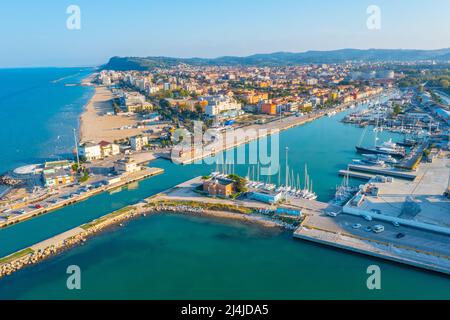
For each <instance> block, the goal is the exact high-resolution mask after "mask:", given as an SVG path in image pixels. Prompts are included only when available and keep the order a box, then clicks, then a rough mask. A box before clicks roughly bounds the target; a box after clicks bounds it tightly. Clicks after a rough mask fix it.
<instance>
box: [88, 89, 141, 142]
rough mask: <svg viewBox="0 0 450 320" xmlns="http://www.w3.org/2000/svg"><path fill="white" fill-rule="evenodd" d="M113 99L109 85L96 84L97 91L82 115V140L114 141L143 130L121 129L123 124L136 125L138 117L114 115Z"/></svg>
mask: <svg viewBox="0 0 450 320" xmlns="http://www.w3.org/2000/svg"><path fill="white" fill-rule="evenodd" d="M112 99H113V94H112V92H111V91H110V90H109V89H108V88H107V87H105V86H98V85H95V93H94V95H93V96H92V98H91V100H90V101H89V103H88V104H87V105H86V107H85V110H84V112H83V113H82V115H81V117H80V142H87V141H92V142H95V143H98V142H100V141H102V140H105V141H108V142H114V141H116V140H121V139H125V138H128V137H132V136H135V135H138V134H141V133H142V132H143V130H144V129H137V128H133V129H124V130H120V128H121V127H123V126H135V125H136V123H137V122H138V119H137V118H136V116H120V115H114V114H113V112H114V109H113V105H112ZM108 113H112V114H108Z"/></svg>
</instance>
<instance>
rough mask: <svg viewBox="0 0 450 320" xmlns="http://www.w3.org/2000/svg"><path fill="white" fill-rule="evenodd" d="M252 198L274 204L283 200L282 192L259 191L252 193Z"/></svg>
mask: <svg viewBox="0 0 450 320" xmlns="http://www.w3.org/2000/svg"><path fill="white" fill-rule="evenodd" d="M250 198H251V199H253V200H256V201H259V202H264V203H269V204H274V203H277V202H278V201H280V200H281V198H282V193H281V192H265V191H258V192H252V194H251V195H250Z"/></svg>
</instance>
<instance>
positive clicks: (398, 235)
mask: <svg viewBox="0 0 450 320" xmlns="http://www.w3.org/2000/svg"><path fill="white" fill-rule="evenodd" d="M395 237H396V238H397V239H401V238H403V237H405V234H404V233H401V232H400V233H397V235H396V236H395Z"/></svg>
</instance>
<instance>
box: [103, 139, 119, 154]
mask: <svg viewBox="0 0 450 320" xmlns="http://www.w3.org/2000/svg"><path fill="white" fill-rule="evenodd" d="M99 146H100V153H101V155H102V158H105V157H109V156H115V155H118V154H119V153H120V147H119V145H117V144H115V143H110V142H108V141H101V142H100V143H99Z"/></svg>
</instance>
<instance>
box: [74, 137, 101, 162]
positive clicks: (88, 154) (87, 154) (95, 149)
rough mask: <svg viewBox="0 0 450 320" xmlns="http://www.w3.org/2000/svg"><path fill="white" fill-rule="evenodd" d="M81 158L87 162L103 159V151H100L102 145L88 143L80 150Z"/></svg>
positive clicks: (82, 145)
mask: <svg viewBox="0 0 450 320" xmlns="http://www.w3.org/2000/svg"><path fill="white" fill-rule="evenodd" d="M78 150H79V153H80V157H82V158H84V159H85V160H87V161H92V160H98V159H101V158H102V150H101V149H100V145H98V144H95V143H92V142H86V143H83V144H81V145H80V146H79V148H78Z"/></svg>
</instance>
